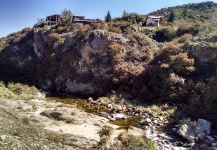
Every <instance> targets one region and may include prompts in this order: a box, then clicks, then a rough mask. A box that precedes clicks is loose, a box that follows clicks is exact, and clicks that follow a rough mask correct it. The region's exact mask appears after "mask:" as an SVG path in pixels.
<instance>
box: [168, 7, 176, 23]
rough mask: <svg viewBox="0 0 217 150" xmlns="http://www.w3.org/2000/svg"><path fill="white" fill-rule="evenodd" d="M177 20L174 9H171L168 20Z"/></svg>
mask: <svg viewBox="0 0 217 150" xmlns="http://www.w3.org/2000/svg"><path fill="white" fill-rule="evenodd" d="M174 20H175V12H174V10H171V12H170V15H169V17H168V19H167V21H168V22H173V21H174Z"/></svg>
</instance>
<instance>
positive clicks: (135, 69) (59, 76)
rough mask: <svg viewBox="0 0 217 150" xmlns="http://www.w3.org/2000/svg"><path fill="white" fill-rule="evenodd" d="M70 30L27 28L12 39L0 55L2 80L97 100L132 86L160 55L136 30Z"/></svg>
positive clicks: (74, 28) (145, 37) (84, 28)
mask: <svg viewBox="0 0 217 150" xmlns="http://www.w3.org/2000/svg"><path fill="white" fill-rule="evenodd" d="M70 27H71V32H68V31H64V30H63V29H66V28H67V27H62V26H54V27H44V28H35V29H30V28H27V29H24V30H23V31H21V32H19V33H17V34H15V35H10V36H9V37H7V38H6V43H7V44H6V45H5V46H4V47H3V48H2V50H1V51H0V68H1V69H4V73H0V77H1V80H5V81H9V80H11V79H13V81H14V82H22V83H23V82H24V83H29V84H34V85H37V86H38V87H40V88H41V89H43V90H44V91H49V92H55V93H61V94H62V93H65V94H88V95H97V94H101V93H105V92H106V91H110V90H112V89H115V88H117V87H119V85H121V84H122V82H124V81H125V83H124V84H126V83H127V84H128V83H129V84H130V81H131V80H132V78H133V77H134V76H136V75H138V74H139V73H141V72H142V71H143V69H144V66H145V64H146V63H147V62H150V60H151V59H153V57H154V54H155V53H156V52H157V49H158V48H157V46H156V44H155V42H153V40H151V39H150V38H148V37H147V36H145V35H144V34H142V33H140V34H139V33H137V32H136V31H133V30H132V31H131V32H129V33H130V34H129V33H128V32H124V34H122V33H115V32H109V31H108V30H104V29H91V27H90V26H85V27H78V26H76V25H72V26H70ZM61 29H62V30H63V31H62V30H61ZM131 34H132V35H131ZM132 36H133V37H134V39H132ZM138 41H139V42H138ZM140 41H141V42H140ZM138 62H140V63H138ZM125 86H126V87H127V86H128V85H125Z"/></svg>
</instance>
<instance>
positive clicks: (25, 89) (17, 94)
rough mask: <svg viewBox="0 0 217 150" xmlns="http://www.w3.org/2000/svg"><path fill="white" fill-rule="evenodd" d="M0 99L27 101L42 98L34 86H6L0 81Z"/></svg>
mask: <svg viewBox="0 0 217 150" xmlns="http://www.w3.org/2000/svg"><path fill="white" fill-rule="evenodd" d="M0 98H5V99H14V100H17V99H19V100H28V99H38V98H42V97H40V95H39V91H38V90H37V88H36V87H34V86H27V85H24V84H21V83H9V84H8V85H7V86H5V84H4V83H3V82H2V81H0Z"/></svg>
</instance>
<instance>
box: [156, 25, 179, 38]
mask: <svg viewBox="0 0 217 150" xmlns="http://www.w3.org/2000/svg"><path fill="white" fill-rule="evenodd" d="M175 36H176V30H175V29H174V28H172V27H167V28H162V29H160V30H157V31H156V32H155V35H154V36H153V39H154V40H156V41H157V42H168V41H172V40H173V39H174V38H175Z"/></svg>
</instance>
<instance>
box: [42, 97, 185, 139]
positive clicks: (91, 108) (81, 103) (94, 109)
mask: <svg viewBox="0 0 217 150" xmlns="http://www.w3.org/2000/svg"><path fill="white" fill-rule="evenodd" d="M46 100H47V101H51V100H52V101H53V100H55V101H57V102H60V103H64V104H70V105H72V106H73V107H75V108H78V109H79V110H81V111H85V112H87V113H92V114H95V115H99V114H100V113H101V112H106V113H108V114H111V113H112V112H110V111H109V110H108V109H106V108H105V106H103V105H91V104H90V102H88V101H87V100H86V99H81V98H77V97H74V98H57V97H47V98H46ZM140 120H141V117H139V116H131V117H129V118H127V119H124V120H115V121H110V123H111V124H114V125H118V126H119V129H128V128H129V127H131V126H134V127H138V125H139V122H140ZM172 127H173V124H168V125H164V126H162V127H160V128H158V130H157V131H158V132H161V133H164V135H165V137H164V139H167V140H168V141H170V142H172V143H173V142H177V141H182V142H186V140H184V139H183V138H181V137H179V136H177V135H173V134H167V130H168V129H171V128H172Z"/></svg>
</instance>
